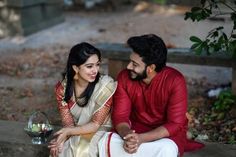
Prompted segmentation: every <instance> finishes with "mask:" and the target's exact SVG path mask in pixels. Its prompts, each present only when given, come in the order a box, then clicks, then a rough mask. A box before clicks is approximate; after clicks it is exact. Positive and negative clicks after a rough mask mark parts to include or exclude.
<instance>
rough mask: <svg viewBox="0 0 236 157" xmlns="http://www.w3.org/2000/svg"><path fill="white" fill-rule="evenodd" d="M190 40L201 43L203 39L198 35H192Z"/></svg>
mask: <svg viewBox="0 0 236 157" xmlns="http://www.w3.org/2000/svg"><path fill="white" fill-rule="evenodd" d="M190 40H191V41H192V42H195V43H201V42H202V40H201V39H200V38H198V37H196V36H191V37H190Z"/></svg>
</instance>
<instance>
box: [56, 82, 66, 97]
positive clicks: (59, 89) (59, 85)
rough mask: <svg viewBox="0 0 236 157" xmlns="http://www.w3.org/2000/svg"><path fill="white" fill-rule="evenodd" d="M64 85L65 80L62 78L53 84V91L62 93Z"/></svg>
mask: <svg viewBox="0 0 236 157" xmlns="http://www.w3.org/2000/svg"><path fill="white" fill-rule="evenodd" d="M65 86H66V82H65V80H62V81H58V82H57V83H56V84H55V93H57V94H58V93H62V92H63V91H64V89H65Z"/></svg>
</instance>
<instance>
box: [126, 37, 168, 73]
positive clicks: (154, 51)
mask: <svg viewBox="0 0 236 157" xmlns="http://www.w3.org/2000/svg"><path fill="white" fill-rule="evenodd" d="M127 44H128V46H129V47H130V48H131V49H132V50H133V51H134V53H137V54H138V55H139V56H140V57H142V60H143V62H144V63H145V64H146V65H147V66H148V65H151V64H155V65H156V69H155V71H160V70H161V69H162V68H163V67H165V65H166V59H167V48H166V45H165V43H164V42H163V40H162V39H161V38H160V37H158V36H156V35H154V34H145V35H141V36H133V37H130V38H129V39H128V41H127Z"/></svg>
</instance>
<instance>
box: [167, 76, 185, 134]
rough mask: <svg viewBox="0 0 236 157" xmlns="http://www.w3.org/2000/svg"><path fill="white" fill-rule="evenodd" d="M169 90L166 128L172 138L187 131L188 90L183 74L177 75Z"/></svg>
mask: <svg viewBox="0 0 236 157" xmlns="http://www.w3.org/2000/svg"><path fill="white" fill-rule="evenodd" d="M169 88H170V98H169V101H168V108H167V123H166V124H164V127H165V128H166V129H167V130H168V132H169V134H170V136H172V135H175V134H176V133H177V132H179V131H181V130H182V129H186V128H185V127H186V123H187V119H186V112H187V88H186V83H185V80H184V77H183V76H182V75H181V74H179V75H177V76H176V77H175V79H174V80H173V83H172V85H171V86H170V87H169Z"/></svg>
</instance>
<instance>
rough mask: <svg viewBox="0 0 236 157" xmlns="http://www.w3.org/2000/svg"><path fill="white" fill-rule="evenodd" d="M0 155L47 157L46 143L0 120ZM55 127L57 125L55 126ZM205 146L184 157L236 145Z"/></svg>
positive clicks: (218, 154)
mask: <svg viewBox="0 0 236 157" xmlns="http://www.w3.org/2000/svg"><path fill="white" fill-rule="evenodd" d="M0 126H1V127H0V157H18V156H22V157H48V156H49V149H48V148H47V144H44V145H33V144H31V139H30V137H29V136H28V135H27V134H26V133H25V132H24V127H25V126H26V123H23V122H15V121H4V120H0ZM56 128H57V127H56ZM205 144H206V146H205V148H203V149H201V150H198V151H195V152H188V153H185V154H184V157H222V156H227V157H235V154H236V145H225V144H219V143H205Z"/></svg>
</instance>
